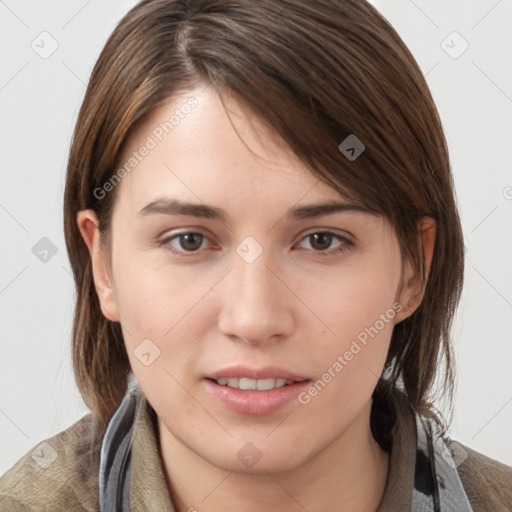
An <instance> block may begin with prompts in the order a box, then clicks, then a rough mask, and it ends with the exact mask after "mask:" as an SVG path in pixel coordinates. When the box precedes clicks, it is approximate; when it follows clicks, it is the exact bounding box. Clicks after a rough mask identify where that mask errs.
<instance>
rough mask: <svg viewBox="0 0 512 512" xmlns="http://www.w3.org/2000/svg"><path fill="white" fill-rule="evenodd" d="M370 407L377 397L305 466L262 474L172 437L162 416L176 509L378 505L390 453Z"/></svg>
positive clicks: (311, 510)
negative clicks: (375, 430) (374, 427)
mask: <svg viewBox="0 0 512 512" xmlns="http://www.w3.org/2000/svg"><path fill="white" fill-rule="evenodd" d="M370 410H371V401H370V402H369V403H368V404H367V407H365V409H364V410H363V411H362V413H361V414H360V415H359V416H358V417H357V418H356V420H355V421H354V422H353V423H352V424H351V425H350V426H349V427H348V428H347V429H346V430H345V431H344V432H343V434H342V435H341V436H340V437H338V438H337V439H336V440H335V441H334V442H333V443H331V444H330V445H328V446H327V447H326V448H325V449H323V450H322V451H321V452H320V453H318V454H316V455H315V456H314V457H312V458H310V459H309V460H308V461H306V462H305V463H303V464H302V465H300V466H299V467H296V468H293V469H292V470H289V471H284V472H283V471H281V472H267V471H266V472H264V473H259V474H254V473H252V474H243V473H236V472H234V471H226V470H223V469H222V468H219V467H217V466H214V465H213V464H211V463H210V462H209V461H206V460H205V459H203V458H202V457H200V456H199V455H197V454H196V453H195V452H193V451H191V450H190V449H189V448H188V447H186V446H185V445H183V444H182V443H181V442H180V441H179V440H178V439H176V438H175V437H174V436H172V434H170V433H169V432H168V430H167V429H166V427H165V426H164V425H163V424H162V423H161V422H160V419H159V420H158V427H159V436H160V446H161V447H162V448H161V451H162V459H163V463H164V464H163V465H164V470H165V476H166V479H167V485H168V487H169V490H170V494H171V497H172V500H173V503H174V505H175V507H176V511H177V512H194V511H195V510H196V511H197V512H202V511H208V512H228V511H238V510H244V511H246V512H259V511H261V510H265V509H267V508H268V509H270V510H280V511H283V512H288V511H290V512H291V511H294V512H295V511H298V510H307V511H308V512H320V511H322V512H323V511H325V510H337V511H340V512H344V511H351V512H359V511H361V512H362V511H366V512H368V511H375V510H377V508H378V506H379V504H380V502H381V500H382V497H383V495H384V491H385V487H386V480H387V473H388V454H387V453H386V452H384V451H383V450H382V449H381V448H380V446H379V445H378V444H377V442H376V441H375V440H374V438H373V436H372V434H371V430H370ZM163 433H165V435H162V434H163ZM172 461H179V463H178V464H176V463H172Z"/></svg>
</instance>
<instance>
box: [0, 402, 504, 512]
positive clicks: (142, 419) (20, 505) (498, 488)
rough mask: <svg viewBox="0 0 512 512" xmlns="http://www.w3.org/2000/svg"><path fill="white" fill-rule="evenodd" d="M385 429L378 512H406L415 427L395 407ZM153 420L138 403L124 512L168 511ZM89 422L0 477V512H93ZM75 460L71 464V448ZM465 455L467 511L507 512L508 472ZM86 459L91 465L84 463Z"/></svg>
mask: <svg viewBox="0 0 512 512" xmlns="http://www.w3.org/2000/svg"><path fill="white" fill-rule="evenodd" d="M401 408H402V410H399V411H397V412H398V414H397V417H398V420H397V422H396V424H395V426H394V427H393V448H392V451H391V456H390V467H389V475H388V482H387V487H386V492H385V495H384V498H383V500H382V503H381V506H380V507H379V511H378V512H402V511H403V512H406V511H407V512H409V511H410V510H411V500H412V491H413V483H414V467H415V457H416V426H415V419H414V415H413V413H412V411H411V410H410V409H409V408H408V407H407V406H406V405H405V404H402V406H401ZM155 420H156V415H155V412H154V410H153V408H152V407H151V405H150V404H149V403H148V401H147V400H146V399H145V397H144V396H142V401H141V405H140V408H139V410H138V414H137V418H136V425H135V437H134V446H133V451H132V457H133V459H132V464H133V466H132V473H131V480H130V507H131V511H132V512H167V511H173V512H176V509H175V508H174V507H173V505H172V502H171V499H170V496H169V491H168V487H167V484H166V480H165V477H164V473H163V467H162V462H161V459H160V456H159V449H158V436H157V429H156V421H155ZM90 424H91V415H90V414H89V415H86V416H84V417H83V418H82V419H80V420H79V421H77V422H76V423H75V424H73V425H72V426H71V427H69V428H68V429H67V430H65V431H63V432H61V433H60V434H57V435H56V436H54V437H52V438H50V439H48V440H46V441H43V442H42V443H40V444H39V445H38V446H37V447H36V448H35V449H33V450H32V451H30V452H29V453H27V454H26V455H25V456H24V457H22V458H21V459H20V460H19V461H18V462H17V463H16V464H15V465H14V466H13V467H12V468H11V469H10V470H9V471H7V473H5V475H3V476H2V477H1V478H0V511H1V512H29V511H30V512H43V511H48V512H60V511H62V512H64V511H65V512H75V511H76V512H79V511H80V512H83V511H87V512H97V511H99V502H98V468H99V448H100V447H99V446H97V447H96V448H94V449H90V448H89V444H88V443H89V435H90ZM77 448H78V449H79V452H81V455H80V456H78V457H77V455H76V453H77V451H76V449H77ZM464 449H465V450H466V451H467V452H468V454H469V456H468V457H467V459H466V460H465V461H464V462H463V463H462V464H461V465H460V466H459V467H458V472H459V477H460V480H461V482H462V484H463V487H464V489H465V491H466V494H467V496H468V498H469V500H470V503H471V506H472V508H473V510H474V512H484V511H485V512H506V511H512V468H510V467H508V466H505V465H503V464H500V463H499V462H496V461H494V460H491V459H489V458H487V457H485V456H484V455H481V454H479V453H476V452H474V451H473V450H471V449H469V448H467V447H464ZM88 456H92V462H90V460H91V459H87V457H88Z"/></svg>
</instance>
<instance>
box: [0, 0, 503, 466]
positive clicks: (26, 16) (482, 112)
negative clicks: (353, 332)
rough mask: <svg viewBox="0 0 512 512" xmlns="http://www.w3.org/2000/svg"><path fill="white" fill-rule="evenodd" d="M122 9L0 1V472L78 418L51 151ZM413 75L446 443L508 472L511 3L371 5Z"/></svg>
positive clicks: (59, 149)
mask: <svg viewBox="0 0 512 512" xmlns="http://www.w3.org/2000/svg"><path fill="white" fill-rule="evenodd" d="M134 3H135V2H133V1H127V0H123V1H116V2H103V1H100V0H89V1H86V0H69V1H67V2H61V1H57V0H52V1H40V0H33V1H28V0H16V1H15V0H3V1H0V44H1V47H2V49H3V51H2V53H1V56H0V139H1V141H2V146H1V147H2V151H0V172H1V181H0V226H1V241H0V262H1V265H0V311H1V322H0V329H1V332H0V340H1V341H0V343H1V353H0V474H2V473H3V472H4V471H6V470H7V469H8V468H9V467H11V466H12V465H13V464H14V463H15V462H16V461H17V460H18V459H19V458H20V457H21V456H22V455H23V454H25V453H26V452H28V451H29V450H31V449H32V448H33V447H35V446H36V445H37V444H38V443H39V442H40V441H41V440H43V439H46V438H48V437H51V436H53V435H54V434H56V433H58V432H60V431H61V430H64V429H65V428H67V427H69V426H70V425H71V424H72V423H74V422H75V421H77V420H78V419H79V418H80V417H82V416H83V415H84V414H86V413H87V412H88V410H87V408H86V406H85V405H84V403H83V401H82V399H81V397H80V395H79V393H78V390H77V388H76V385H75V383H74V378H73V374H72V368H71V351H70V346H71V344H70V329H71V320H72V311H73V282H72V278H71V275H70V270H69V261H68V258H67V254H66V249H65V245H64V238H63V231H62V197H63V188H64V185H63V184H64V176H65V166H66V158H67V154H68V151H69V145H70V139H71V134H72V130H73V127H74V123H75V120H76V116H77V113H78V109H79V106H80V103H81V100H82V98H83V95H84V92H85V87H86V83H87V80H88V78H89V75H90V72H91V70H92V67H93V65H94V62H95V60H96V58H97V57H98V55H99V52H100V51H101V48H102V47H103V45H104V43H105V41H106V39H107V37H108V35H109V34H110V33H111V31H112V30H113V28H114V27H115V25H116V24H117V22H118V21H119V20H120V19H121V17H122V16H123V15H124V14H125V13H126V12H127V11H128V10H129V8H130V7H132V5H134ZM373 3H374V5H376V7H377V8H378V9H379V10H380V11H381V12H382V13H383V14H384V15H385V16H386V17H387V18H388V20H389V21H390V23H391V24H392V25H393V26H394V27H395V28H396V30H397V31H398V33H399V34H400V35H401V37H402V38H403V40H404V41H405V43H406V44H407V45H408V47H409V48H410V49H411V51H412V53H413V54H414V56H415V57H416V59H417V61H418V63H419V65H420V66H421V68H422V70H423V71H424V73H425V74H426V76H427V80H428V83H429V85H430V87H431V90H432V93H433V95H434V98H435V101H436V103H437V105H438V108H439V111H440V115H441V119H442V121H443V125H444V128H445V131H446V136H447V139H448V143H449V148H450V153H451V161H452V168H453V173H454V179H455V182H456V191H457V197H458V202H459V205H460V213H461V217H462V223H463V228H464V233H465V238H466V247H467V252H466V264H467V268H466V281H465V288H464V295H463V299H462V302H461V306H460V309H459V312H458V315H457V319H456V322H455V326H454V331H453V334H454V341H455V348H456V356H457V367H458V381H457V382H458V385H457V393H456V399H455V416H454V422H453V424H452V428H451V433H452V436H453V438H454V439H456V440H458V441H460V442H462V443H465V444H467V445H469V446H470V447H472V448H474V449H476V450H478V451H481V452H483V453H485V454H486V455H488V456H490V457H492V458H495V459H498V460H500V461H503V462H505V463H508V464H512V435H511V433H512V429H511V427H512V371H511V370H512V321H511V319H512V265H511V262H512V258H511V256H512V237H511V234H512V229H511V228H512V171H511V164H512V68H511V63H512V31H511V30H510V27H511V26H512V2H511V1H509V0H501V1H497V0H479V1H476V0H473V1H467V0H460V1H454V0H442V1H441V0H436V1H432V0H428V1H427V0H421V1H420V0H416V1H413V0H388V1H386V0H375V1H374V2H373Z"/></svg>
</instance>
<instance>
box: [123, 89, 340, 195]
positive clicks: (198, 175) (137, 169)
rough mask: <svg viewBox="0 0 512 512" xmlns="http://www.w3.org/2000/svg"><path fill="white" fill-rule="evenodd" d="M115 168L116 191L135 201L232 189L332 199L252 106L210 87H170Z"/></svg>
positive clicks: (327, 188) (330, 192)
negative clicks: (118, 173) (118, 172)
mask: <svg viewBox="0 0 512 512" xmlns="http://www.w3.org/2000/svg"><path fill="white" fill-rule="evenodd" d="M118 168H125V169H127V170H128V172H125V173H123V174H124V175H125V177H124V178H123V179H122V182H121V183H120V184H119V186H118V187H119V190H117V191H116V192H117V193H118V194H119V195H120V196H121V200H122V199H123V198H129V199H130V201H131V202H134V201H135V202H136V203H137V204H140V203H141V202H144V201H148V200H150V199H151V198H153V197H154V196H155V194H158V193H164V192H173V193H175V194H181V195H184V196H186V197H190V196H191V195H195V196H197V197H199V198H201V197H202V196H208V197H210V198H212V197H213V198H215V197H216V196H217V197H219V199H220V198H223V199H225V198H226V196H230V195H231V194H233V193H238V194H243V195H244V196H245V197H250V196H258V197H261V198H262V199H269V198H274V199H278V198H279V197H281V198H282V199H286V198H289V199H290V200H293V199H294V200H295V201H298V200H299V199H300V197H301V196H303V195H304V194H307V195H308V197H309V198H311V199H314V198H320V197H322V198H326V197H327V198H330V199H339V198H340V194H339V193H338V192H337V191H335V190H334V189H333V188H331V187H330V186H328V185H327V184H325V183H323V182H320V181H319V180H318V178H317V177H315V176H314V175H313V174H312V173H311V172H310V170H309V169H308V168H307V166H306V165H305V164H304V163H303V162H302V161H301V160H300V159H299V158H298V157H297V156H296V155H295V154H294V153H293V152H292V151H291V149H290V148H289V147H288V146H287V145H286V143H285V142H284V141H283V140H282V139H281V138H280V137H279V136H278V135H277V134H276V133H275V132H274V131H273V130H272V129H271V128H270V127H269V126H268V124H267V123H266V122H265V121H264V120H262V119H261V118H260V117H259V116H257V115H256V114H255V113H254V112H253V111H251V109H250V108H249V107H248V106H247V105H246V104H244V103H243V102H240V101H239V100H237V99H235V98H234V97H232V96H229V95H227V94H223V95H222V99H221V98H220V97H219V95H218V94H217V92H216V91H215V90H214V89H213V87H212V86H205V85H201V86H198V87H196V88H194V89H191V90H189V91H186V92H182V93H180V94H177V95H175V96H173V97H171V98H169V100H168V101H167V102H166V103H164V104H163V105H162V106H161V107H159V108H158V109H156V110H155V111H154V112H152V113H151V115H150V116H149V117H148V118H146V119H145V120H144V122H143V123H141V124H140V125H139V126H138V127H137V128H136V130H135V131H134V133H133V134H132V136H131V137H130V139H129V141H128V143H127V145H126V147H125V148H124V150H123V152H122V154H121V157H120V160H119V162H118Z"/></svg>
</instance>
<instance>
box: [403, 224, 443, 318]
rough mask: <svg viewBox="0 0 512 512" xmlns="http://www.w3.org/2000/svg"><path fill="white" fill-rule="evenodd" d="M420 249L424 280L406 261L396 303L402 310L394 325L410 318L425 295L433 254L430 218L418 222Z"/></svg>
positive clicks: (433, 230)
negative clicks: (423, 261) (423, 264)
mask: <svg viewBox="0 0 512 512" xmlns="http://www.w3.org/2000/svg"><path fill="white" fill-rule="evenodd" d="M418 228H419V232H420V235H421V237H420V239H419V240H420V249H421V251H422V253H423V258H424V260H425V279H424V281H423V282H422V279H421V275H419V273H418V272H415V271H414V269H413V267H412V264H411V262H409V261H406V262H405V266H404V272H403V276H402V281H401V286H400V289H399V294H398V298H397V302H398V303H399V304H401V305H402V307H403V309H402V310H401V311H400V312H399V313H398V314H397V315H396V317H395V323H399V322H401V321H402V320H405V319H406V318H407V317H409V316H411V315H412V314H413V313H414V311H416V309H417V308H418V307H419V305H420V304H421V301H422V300H423V297H424V295H425V288H426V283H427V280H428V276H429V273H430V267H431V264H432V256H433V254H434V244H435V237H436V224H435V221H434V219H432V217H422V219H421V220H420V222H419V226H418Z"/></svg>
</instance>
